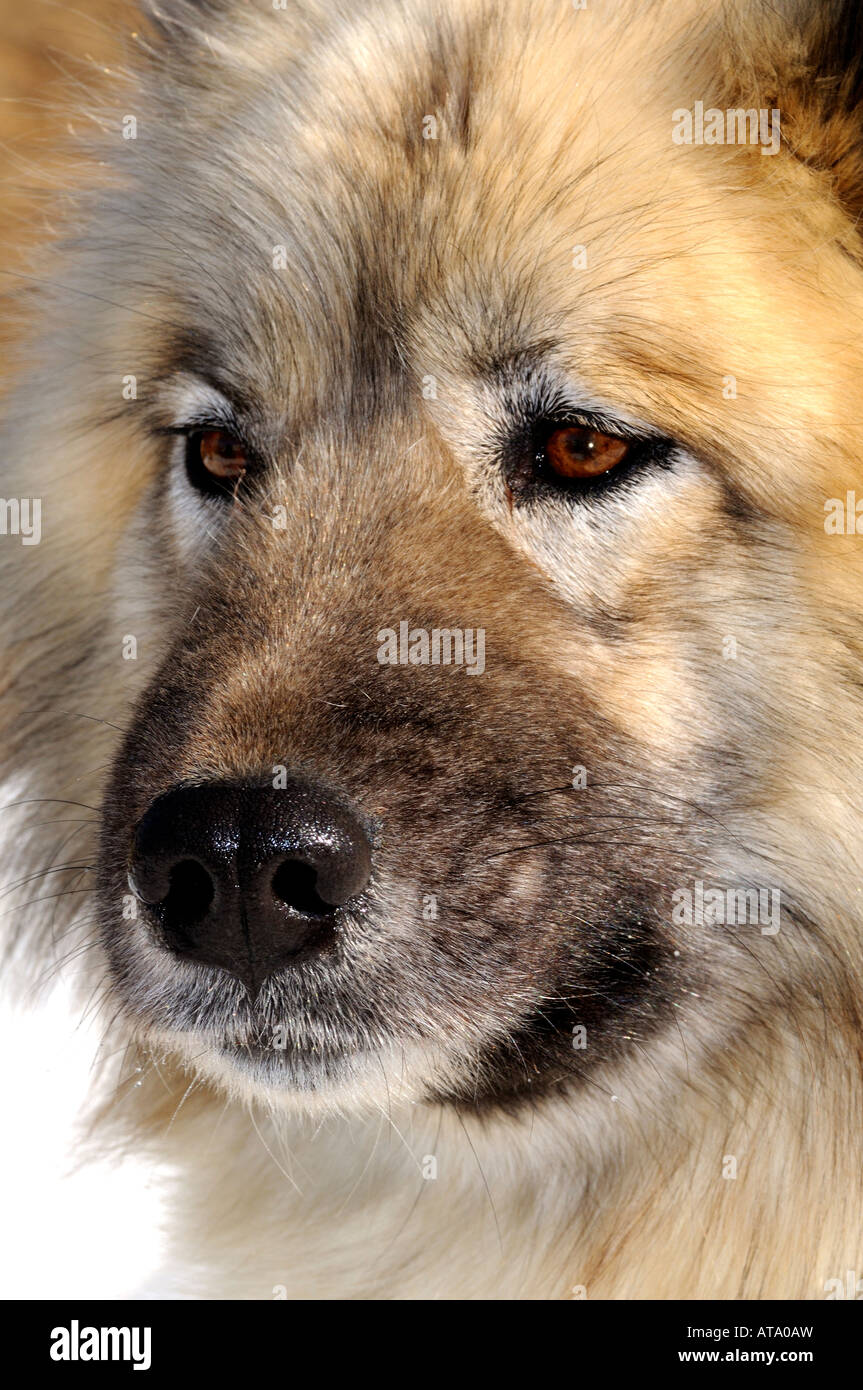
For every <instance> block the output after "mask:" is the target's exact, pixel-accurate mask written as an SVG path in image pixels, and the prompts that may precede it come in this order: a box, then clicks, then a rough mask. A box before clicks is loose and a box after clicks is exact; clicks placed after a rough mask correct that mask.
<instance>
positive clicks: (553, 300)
mask: <svg viewBox="0 0 863 1390" xmlns="http://www.w3.org/2000/svg"><path fill="white" fill-rule="evenodd" d="M223 10H224V12H222V11H223ZM636 12H637V15H636ZM761 14H762V12H761V11H760V10H759V8H758V7H757V6H755V7H753V6H747V7H746V14H745V17H744V13H743V11H742V10H741V9H738V7H737V6H736V5H734V4H722V5H719V4H714V5H710V6H707V7H705V6H704V5H703V4H697V5H696V4H689V3H684V4H679V3H674V4H672V3H665V0H656V3H653V4H651V5H649V6H647V7H645V6H644V5H637V6H632V5H629V4H620V5H611V4H596V5H591V6H589V7H588V8H587V9H585V10H576V9H574V8H573V7H572V6H570V5H566V4H564V3H562V0H532V3H529V4H523V3H518V4H515V3H509V4H505V5H503V6H501V5H495V6H491V7H490V6H489V5H488V4H486V3H483V0H469V2H468V3H465V4H460V5H459V6H457V7H456V6H453V5H445V4H440V3H433V4H418V3H417V4H414V3H407V4H405V3H390V4H386V3H384V4H374V5H360V6H354V5H352V6H350V7H348V6H344V5H338V4H337V5H334V6H333V5H326V6H318V5H316V4H313V3H308V4H302V5H299V6H291V7H290V8H289V9H288V10H285V11H280V10H274V9H273V8H272V7H271V6H270V5H269V4H264V3H261V4H256V5H246V6H242V7H238V6H225V7H221V6H218V5H216V6H212V7H210V6H200V5H183V4H174V5H172V6H170V7H169V9H168V17H167V18H164V19H163V27H164V29H165V31H166V32H165V34H164V35H163V36H162V37H161V38H160V40H159V41H158V43H157V45H156V47H155V50H154V52H153V53H152V54H151V61H150V63H149V64H148V66H147V70H146V72H145V75H144V82H143V90H142V92H141V94H140V98H139V101H140V105H141V108H142V109H141V113H140V125H139V135H138V139H137V140H136V141H134V142H128V145H127V146H126V148H124V150H123V163H124V165H125V172H126V173H128V174H129V176H130V184H129V188H128V189H127V190H126V191H124V192H121V193H120V194H119V195H113V200H112V201H113V214H114V215H113V217H112V218H110V220H109V222H108V226H109V228H110V232H109V236H110V247H109V253H110V256H111V258H112V265H113V269H112V272H111V273H112V275H113V276H114V277H115V278H116V281H117V283H123V284H128V285H131V286H132V287H133V294H134V295H135V297H136V298H137V300H138V302H139V303H140V302H142V301H144V300H146V301H147V303H148V305H149V307H150V308H153V309H155V311H156V313H157V315H158V316H159V317H160V318H163V319H164V318H166V317H167V318H169V322H168V323H167V324H164V323H163V324H162V325H161V330H162V331H158V330H159V326H158V325H157V326H156V327H157V331H156V334H155V337H156V342H155V344H151V346H150V347H149V348H148V349H147V351H148V353H149V356H150V358H151V364H150V365H151V371H156V372H160V371H163V370H165V369H166V368H171V369H173V368H174V367H175V366H176V365H181V366H183V367H184V368H187V367H192V368H194V367H196V366H197V367H201V368H203V369H204V370H206V372H207V374H209V375H211V376H213V377H215V378H216V379H217V380H218V381H219V382H220V383H221V384H223V385H224V386H225V387H227V388H229V389H230V391H231V393H232V394H233V395H234V396H235V397H237V398H239V399H241V400H242V399H243V398H247V399H249V400H251V401H254V402H265V403H266V406H267V409H268V410H270V411H271V412H275V413H276V414H277V415H278V416H279V417H280V418H282V419H284V420H286V421H290V422H291V424H293V425H294V426H296V425H297V423H298V422H300V421H302V419H303V418H304V417H310V418H314V417H315V416H316V415H318V414H319V413H320V412H321V411H322V410H326V411H327V412H328V413H329V414H331V415H332V413H333V411H334V410H337V409H338V408H339V405H340V404H341V405H342V406H351V405H356V400H355V396H356V393H357V384H356V378H357V377H358V376H361V377H362V386H361V388H359V389H360V390H361V393H362V397H363V400H362V406H363V408H365V406H366V405H367V402H368V397H369V392H370V390H372V391H373V392H378V393H382V394H383V393H386V392H389V393H390V394H391V395H393V393H395V398H396V399H401V400H403V401H407V400H409V399H410V398H411V395H412V396H413V398H414V399H418V398H419V395H420V392H421V382H422V379H423V378H424V377H427V376H429V375H432V376H434V377H435V379H436V380H437V382H438V383H439V392H438V395H439V404H438V405H436V406H434V407H433V408H431V410H432V413H433V414H435V415H436V417H437V420H438V423H439V424H440V425H441V427H442V428H443V429H444V431H445V432H446V430H447V428H450V429H452V428H454V422H455V421H457V420H458V421H462V422H463V421H465V420H468V421H470V418H471V406H472V390H473V385H474V383H475V382H476V381H477V380H478V379H481V378H482V376H483V374H484V373H487V372H488V371H489V370H493V369H494V368H495V367H497V366H498V365H499V364H500V363H501V362H503V361H506V360H507V359H508V358H510V357H512V356H514V355H516V354H519V353H524V352H531V351H533V352H537V351H538V352H541V353H542V355H543V356H544V358H545V359H546V360H547V361H549V362H551V363H553V364H554V365H555V366H556V367H558V368H560V370H561V371H562V372H565V373H566V374H568V375H569V376H570V377H571V378H572V379H573V380H575V381H576V382H578V383H581V384H582V385H583V386H584V388H585V390H586V391H588V392H589V394H590V395H591V396H592V398H593V399H595V400H598V401H600V402H602V401H605V402H607V403H608V404H609V405H610V406H612V407H617V408H626V409H628V410H630V411H631V412H632V413H633V414H635V415H638V416H641V417H642V418H645V419H647V420H649V421H650V422H651V423H653V424H654V425H656V426H657V427H658V428H660V429H662V430H665V431H667V432H668V433H670V434H673V435H675V436H676V437H677V438H679V439H681V440H682V441H683V442H684V443H686V444H688V445H689V446H690V447H692V448H694V449H696V450H698V451H699V452H700V453H702V454H703V455H705V456H708V457H711V458H714V459H716V460H718V461H721V463H722V464H723V466H725V467H726V468H727V469H728V470H730V472H731V474H732V476H733V478H734V483H735V486H736V488H737V489H738V490H740V491H742V492H743V493H744V494H747V495H749V496H750V498H751V499H752V500H754V501H756V502H757V503H758V504H759V505H760V506H762V507H765V508H766V509H767V510H768V511H774V510H779V511H780V512H783V511H785V512H786V513H787V517H788V519H794V518H795V517H799V513H800V507H799V503H800V494H799V489H800V487H801V479H800V471H799V463H800V460H801V458H802V457H803V456H804V455H807V456H808V465H809V466H808V467H807V470H806V477H805V481H804V482H803V484H802V485H803V486H804V488H806V489H809V490H810V496H811V500H812V502H813V506H814V508H815V510H814V512H813V515H814V516H816V517H817V515H818V512H819V510H820V500H819V499H820V498H822V497H823V496H824V495H825V493H826V494H829V493H830V492H831V491H835V487H836V486H838V485H839V482H841V481H842V479H843V478H844V477H845V475H846V474H847V473H848V472H849V470H851V469H853V462H852V456H853V453H854V450H853V448H851V449H849V443H848V440H847V438H846V437H845V435H844V434H843V431H842V429H841V428H840V427H838V426H837V425H836V424H835V423H834V422H839V421H844V419H845V417H846V416H847V410H846V409H845V402H846V401H847V400H848V399H849V398H850V396H851V394H852V393H853V391H854V389H855V385H856V382H857V380H858V379H859V366H860V364H859V360H858V354H857V353H856V352H854V351H852V350H851V349H850V348H849V341H853V337H854V335H853V332H852V326H853V325H855V324H856V323H858V322H859V320H860V314H861V311H863V279H861V276H860V274H859V271H858V268H857V262H858V257H859V246H858V243H857V240H856V234H855V232H854V230H853V227H852V224H851V221H850V219H849V217H848V216H847V213H846V211H845V210H844V209H843V208H842V206H841V205H840V203H839V201H838V199H837V198H836V197H834V196H833V194H832V193H831V190H830V188H829V187H828V186H827V185H826V184H825V181H824V178H823V176H822V175H821V174H820V173H819V172H818V171H817V170H816V169H815V168H814V167H813V164H814V161H813V160H811V159H810V160H807V161H804V160H801V159H799V158H796V157H795V156H794V155H793V154H792V153H791V152H790V148H789V147H787V144H786V145H784V146H783V149H782V151H781V152H780V154H779V155H778V156H776V157H773V158H765V157H763V155H762V153H761V150H760V149H759V147H758V146H754V145H728V146H722V147H719V146H703V147H686V146H683V147H681V146H676V145H674V144H673V142H672V139H671V130H672V113H673V112H674V111H675V110H676V109H679V108H682V107H683V108H688V107H690V106H691V105H692V102H693V101H694V100H695V99H696V97H698V99H701V100H703V101H704V103H705V105H709V104H711V103H715V104H716V105H718V106H720V107H724V106H725V105H726V103H727V102H728V101H731V100H732V98H733V99H734V100H735V101H738V102H740V103H741V104H742V103H744V102H746V104H748V105H753V104H756V105H757V104H759V103H760V102H762V101H763V100H769V101H771V102H773V101H776V102H777V103H778V104H779V109H780V110H781V111H782V95H783V94H782V92H778V93H777V92H776V91H775V90H773V89H770V88H769V87H768V86H767V84H766V80H765V79H764V78H763V77H762V76H760V75H759V73H758V72H757V71H755V70H754V68H753V63H752V61H751V59H750V61H749V64H748V68H747V67H746V66H745V65H744V67H743V71H744V72H745V71H748V72H749V73H750V78H751V90H750V91H749V92H748V93H747V92H744V91H742V90H741V83H742V80H743V79H742V76H741V64H740V63H738V62H737V61H736V57H735V55H736V53H738V52H741V53H748V52H749V49H750V47H751V44H752V43H753V41H754V38H755V37H757V38H758V41H759V42H762V44H763V46H764V47H765V50H766V51H767V52H768V53H769V52H771V51H772V52H774V53H775V54H776V63H775V64H774V69H775V68H776V67H777V66H781V58H782V41H781V40H780V39H779V38H777V37H775V36H773V35H771V33H770V28H769V26H767V27H766V28H765V27H764V24H765V21H762V20H761V19H760V18H759V16H760V15H761ZM636 17H637V18H638V23H635V22H634V20H635V18H636ZM759 25H761V27H760V28H759ZM786 28H787V26H786ZM784 41H785V42H786V43H789V42H790V41H789V40H788V39H787V35H786V38H785V40H784ZM646 48H649V49H650V61H649V62H645V61H644V53H645V50H646ZM767 66H768V70H769V69H770V65H769V63H768V64H767ZM771 75H772V76H773V77H774V78H775V71H772V73H771ZM789 81H790V80H789ZM789 93H790V95H791V96H792V97H793V96H794V92H793V91H792V89H791V87H790V85H789ZM795 100H796V98H795ZM797 106H798V107H799V102H798V103H797ZM796 109H797V108H795V107H792V110H791V112H790V113H789V114H788V116H787V119H789V120H792V121H794V119H795V111H796ZM181 113H182V114H183V119H179V117H180V115H181ZM782 115H783V117H785V116H786V112H785V111H782ZM796 120H797V123H796V125H795V126H794V132H795V134H800V138H801V140H802V138H803V133H804V132H803V127H802V123H801V121H800V119H799V113H798V114H797V116H796ZM784 133H785V132H784ZM225 245H230V246H231V248H232V253H233V255H234V256H235V257H236V258H237V261H238V263H241V264H242V266H243V274H242V276H241V277H240V276H238V277H236V278H234V277H232V278H231V279H230V280H226V277H225V274H224V269H223V259H224V252H223V248H224V246H225ZM576 247H583V248H584V254H583V255H582V256H581V257H580V258H576V257H575V256H574V251H575V248H576ZM105 249H106V248H105V246H104V243H100V244H99V246H98V248H97V253H98V254H99V255H100V256H104V253H105ZM816 252H817V255H818V265H819V273H818V276H817V277H816V276H813V275H811V274H809V273H808V272H807V267H808V266H809V265H810V264H811V262H812V258H813V256H814V255H815V254H816ZM576 259H578V261H579V263H578V264H575V263H574V262H575V260H576ZM177 296H179V302H180V304H181V305H182V312H181V313H179V314H178V312H177ZM169 303H170V305H171V309H170V314H168V313H167V312H165V310H164V306H167V305H168V304H169ZM178 319H179V322H178ZM135 333H136V340H137V339H138V338H139V337H140V334H139V333H138V331H137V329H136V330H135ZM148 336H149V335H148ZM136 350H137V352H138V354H139V355H140V353H141V351H142V348H141V345H140V342H136ZM359 363H362V371H361V372H359V371H355V370H353V369H352V364H353V365H354V367H355V366H356V364H359ZM729 376H733V377H734V378H735V381H736V389H737V397H736V400H735V402H734V406H733V408H730V407H729V404H728V401H727V400H725V399H724V398H723V382H724V380H725V379H727V378H728V377H729ZM370 382H373V383H374V386H373V387H371V386H370ZM813 435H817V437H818V439H819V448H818V450H817V452H816V453H815V456H814V457H812V456H811V454H812V451H811V449H810V447H809V446H810V441H811V439H812V437H813ZM777 442H778V444H779V447H777ZM783 469H784V470H785V474H784V476H783ZM777 471H778V475H777ZM837 479H838V480H839V482H837ZM792 480H794V488H795V489H796V496H795V498H794V503H793V507H790V506H788V505H787V498H788V496H789V493H790V491H791V490H792V488H791V484H792Z"/></svg>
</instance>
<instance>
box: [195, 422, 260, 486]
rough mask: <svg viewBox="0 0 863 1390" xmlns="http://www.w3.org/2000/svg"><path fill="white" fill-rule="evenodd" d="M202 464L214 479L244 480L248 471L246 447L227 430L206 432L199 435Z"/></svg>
mask: <svg viewBox="0 0 863 1390" xmlns="http://www.w3.org/2000/svg"><path fill="white" fill-rule="evenodd" d="M198 439H199V441H200V442H199V446H198V447H199V449H200V453H201V463H202V464H203V465H204V467H205V468H206V470H207V472H208V473H212V475H213V477H214V478H242V476H243V474H244V473H245V471H246V464H247V461H248V460H247V459H246V450H245V446H244V445H243V444H242V443H241V441H240V440H239V439H238V438H237V436H236V435H234V434H229V432H228V431H227V430H204V432H203V434H200V435H198Z"/></svg>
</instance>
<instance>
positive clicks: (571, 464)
mask: <svg viewBox="0 0 863 1390" xmlns="http://www.w3.org/2000/svg"><path fill="white" fill-rule="evenodd" d="M630 447H631V445H630V441H629V440H628V439H621V438H620V437H619V436H618V435H614V434H602V433H601V432H600V431H599V430H594V429H591V428H590V426H589V425H568V426H566V427H565V428H563V429H557V430H554V431H553V432H552V433H551V434H550V435H549V436H548V438H547V439H546V441H545V448H544V450H543V457H544V462H545V465H546V468H547V470H548V472H549V473H551V474H553V475H554V476H555V477H556V478H597V477H599V476H600V474H602V473H609V472H610V471H611V469H612V468H616V467H617V465H618V464H619V463H622V462H623V460H624V459H625V458H626V456H627V454H628V453H629V451H630Z"/></svg>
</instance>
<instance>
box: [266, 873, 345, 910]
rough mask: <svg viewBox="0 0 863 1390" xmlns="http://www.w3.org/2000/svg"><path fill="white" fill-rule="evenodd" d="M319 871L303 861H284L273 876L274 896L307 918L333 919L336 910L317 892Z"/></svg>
mask: <svg viewBox="0 0 863 1390" xmlns="http://www.w3.org/2000/svg"><path fill="white" fill-rule="evenodd" d="M317 883H318V871H317V869H313V868H312V866H311V864H304V863H303V861H302V860H301V859H283V860H282V862H281V864H280V865H279V867H278V868H277V869H276V872H275V873H274V874H273V879H272V884H271V887H272V890H273V896H274V897H276V898H278V900H279V902H283V903H286V904H287V906H288V907H292V908H293V909H294V911H295V912H302V913H304V914H305V916H306V917H331V916H333V914H334V913H335V911H336V908H335V907H333V906H332V904H331V903H327V902H324V900H323V898H322V897H321V895H320V894H319V893H318V891H317Z"/></svg>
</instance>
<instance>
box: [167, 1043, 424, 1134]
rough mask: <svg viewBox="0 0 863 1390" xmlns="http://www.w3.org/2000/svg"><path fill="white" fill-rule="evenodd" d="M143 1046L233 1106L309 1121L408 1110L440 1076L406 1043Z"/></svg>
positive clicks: (413, 1047)
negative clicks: (254, 1104)
mask: <svg viewBox="0 0 863 1390" xmlns="http://www.w3.org/2000/svg"><path fill="white" fill-rule="evenodd" d="M144 1042H145V1045H146V1047H147V1049H148V1050H149V1051H151V1052H152V1053H153V1054H154V1055H155V1054H158V1055H163V1056H164V1055H168V1056H173V1057H174V1058H175V1059H176V1060H177V1061H179V1062H180V1063H181V1065H182V1066H183V1068H184V1069H185V1070H186V1071H190V1072H192V1073H194V1074H195V1075H197V1076H198V1077H199V1078H200V1079H201V1080H202V1081H203V1082H205V1083H206V1084H208V1085H210V1086H213V1087H215V1088H216V1089H217V1090H219V1091H221V1092H222V1093H224V1094H226V1095H227V1096H229V1097H230V1098H231V1099H232V1100H240V1101H246V1102H248V1101H258V1102H262V1103H264V1104H266V1105H267V1106H269V1107H275V1108H278V1109H282V1110H291V1111H295V1112H298V1113H305V1114H309V1115H312V1116H316V1115H320V1114H322V1113H328V1112H332V1113H351V1112H354V1113H366V1112H370V1111H376V1110H377V1111H380V1110H381V1108H382V1107H383V1108H385V1109H387V1110H390V1109H391V1108H392V1106H393V1105H394V1104H396V1103H398V1104H407V1105H414V1104H416V1103H417V1102H418V1101H419V1100H421V1099H422V1098H423V1096H424V1095H426V1094H427V1093H428V1090H429V1088H430V1087H431V1086H433V1085H434V1083H435V1081H436V1080H439V1078H440V1071H439V1069H438V1067H436V1066H435V1065H434V1062H433V1060H432V1059H431V1058H430V1057H429V1056H428V1055H427V1054H426V1053H425V1051H423V1052H422V1054H420V1052H419V1050H418V1049H417V1048H416V1047H415V1046H414V1045H413V1044H406V1045H405V1046H404V1047H402V1046H398V1045H395V1044H393V1045H391V1046H389V1047H387V1048H378V1049H374V1050H371V1049H369V1050H357V1049H356V1048H351V1047H350V1046H349V1045H345V1046H344V1047H343V1048H342V1047H340V1046H339V1045H338V1044H337V1043H335V1042H330V1043H329V1044H327V1045H326V1047H323V1046H322V1047H309V1046H301V1045H299V1044H297V1043H292V1042H291V1041H290V1040H288V1041H287V1043H286V1045H285V1046H284V1047H270V1046H267V1047H264V1046H261V1045H260V1044H256V1043H253V1042H248V1043H245V1042H240V1041H237V1040H236V1039H231V1038H224V1037H222V1038H220V1037H214V1036H213V1035H211V1034H208V1035H203V1034H201V1033H196V1032H189V1033H172V1032H167V1031H166V1032H153V1031H151V1030H147V1031H146V1032H145V1034H144Z"/></svg>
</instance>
